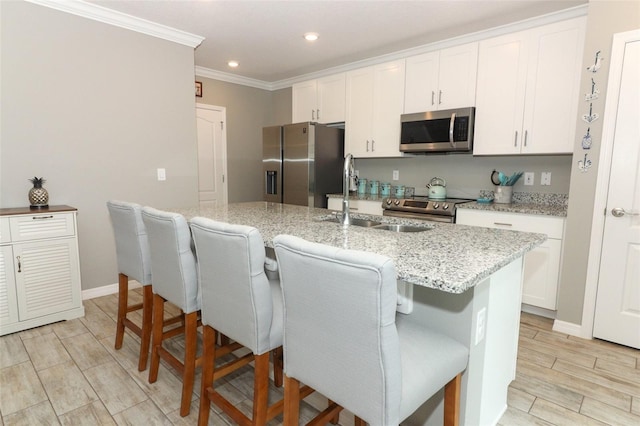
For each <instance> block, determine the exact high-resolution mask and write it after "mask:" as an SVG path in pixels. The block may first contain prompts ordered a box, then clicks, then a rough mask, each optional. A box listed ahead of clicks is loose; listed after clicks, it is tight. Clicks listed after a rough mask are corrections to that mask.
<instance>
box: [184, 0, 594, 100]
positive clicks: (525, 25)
mask: <svg viewBox="0 0 640 426" xmlns="http://www.w3.org/2000/svg"><path fill="white" fill-rule="evenodd" d="M587 12H588V4H584V5H580V6H575V7H572V8H569V9H564V10H561V11H559V12H553V13H549V14H546V15H541V16H536V17H533V18H529V19H526V20H523V21H517V22H513V23H510V24H506V25H502V26H499V27H494V28H490V29H487V30H482V31H478V32H475V33H469V34H464V35H462V36H458V37H453V38H449V39H446V40H441V41H437V42H434V43H429V44H425V45H422V46H417V47H413V48H410V49H405V50H400V51H397V52H393V53H389V54H386V55H381V56H376V57H372V58H368V59H363V60H361V61H355V62H350V63H347V64H344V65H340V66H337V67H332V68H326V69H324V70H320V71H316V72H312V73H308V74H302V75H299V76H296V77H292V78H287V79H283V80H278V81H274V82H267V81H262V80H255V79H250V78H246V77H241V76H237V75H233V74H227V73H224V72H221V71H216V70H212V69H209V68H204V67H196V75H202V76H203V77H209V78H213V79H216V80H222V81H227V82H230V83H237V84H243V85H245V86H251V87H257V88H259V89H264V90H278V89H284V88H287V87H291V86H292V85H294V84H296V83H301V82H304V81H309V80H314V79H316V78H321V77H327V76H330V75H334V74H339V73H342V72H348V71H353V70H356V69H359V68H364V67H368V66H372V65H378V64H382V63H385V62H390V61H396V60H399V59H406V58H408V57H411V56H415V55H421V54H423V53H428V52H433V51H436V50H441V49H446V48H449V47H454V46H459V45H461V44H465V43H473V42H476V41H481V40H485V39H488V38H492V37H497V36H500V35H503V34H508V33H513V32H516V31H523V30H527V29H530V28H534V27H539V26H541V25H546V24H552V23H554V22H559V21H565V20H567V19H573V18H578V17H581V16H586V15H587Z"/></svg>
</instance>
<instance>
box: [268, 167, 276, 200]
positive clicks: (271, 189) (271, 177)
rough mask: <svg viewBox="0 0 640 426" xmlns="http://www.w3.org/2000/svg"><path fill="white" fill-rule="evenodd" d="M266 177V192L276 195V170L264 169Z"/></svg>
mask: <svg viewBox="0 0 640 426" xmlns="http://www.w3.org/2000/svg"><path fill="white" fill-rule="evenodd" d="M266 174H267V176H266V179H265V182H266V183H267V188H266V190H267V194H269V195H276V194H278V185H277V182H278V172H277V171H276V170H267V171H266Z"/></svg>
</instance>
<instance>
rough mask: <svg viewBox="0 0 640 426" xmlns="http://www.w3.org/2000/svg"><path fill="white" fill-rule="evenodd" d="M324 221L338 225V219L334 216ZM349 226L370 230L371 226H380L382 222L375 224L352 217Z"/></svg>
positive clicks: (375, 222) (372, 221) (373, 221)
mask: <svg viewBox="0 0 640 426" xmlns="http://www.w3.org/2000/svg"><path fill="white" fill-rule="evenodd" d="M325 221H326V222H336V223H340V219H339V218H338V217H335V216H333V217H330V218H328V219H325ZM349 224H350V225H353V226H362V227H364V228H370V227H372V226H378V225H381V224H382V222H377V221H375V220H368V219H357V218H353V217H352V218H351V220H350V221H349Z"/></svg>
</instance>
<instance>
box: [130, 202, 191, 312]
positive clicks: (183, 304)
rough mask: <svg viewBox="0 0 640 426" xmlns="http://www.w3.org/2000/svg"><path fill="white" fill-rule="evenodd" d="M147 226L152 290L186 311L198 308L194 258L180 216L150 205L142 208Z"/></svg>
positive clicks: (183, 222)
mask: <svg viewBox="0 0 640 426" xmlns="http://www.w3.org/2000/svg"><path fill="white" fill-rule="evenodd" d="M142 220H143V222H144V224H145V226H146V227H147V233H148V236H149V251H150V253H151V271H152V273H153V286H152V288H153V292H154V293H155V294H159V295H160V296H162V297H163V298H164V299H165V300H168V301H169V302H171V303H173V304H174V305H176V306H178V307H179V308H180V309H182V310H183V311H184V313H186V314H188V313H191V312H194V311H197V310H199V309H200V292H199V291H198V281H197V275H196V257H195V254H194V253H193V250H192V249H191V232H190V231H189V225H188V224H187V221H186V219H185V218H184V216H182V215H180V214H178V213H169V212H163V211H160V210H157V209H154V208H151V207H143V208H142Z"/></svg>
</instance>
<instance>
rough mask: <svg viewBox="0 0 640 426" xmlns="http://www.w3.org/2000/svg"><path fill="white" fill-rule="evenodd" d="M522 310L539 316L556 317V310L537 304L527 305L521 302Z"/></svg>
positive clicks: (553, 318)
mask: <svg viewBox="0 0 640 426" xmlns="http://www.w3.org/2000/svg"><path fill="white" fill-rule="evenodd" d="M520 310H521V311H522V312H526V313H528V314H533V315H538V316H540V317H545V318H551V319H552V320H555V319H556V311H552V310H550V309H545V308H539V307H537V306H532V305H527V304H526V303H523V304H522V306H521V307H520Z"/></svg>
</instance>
